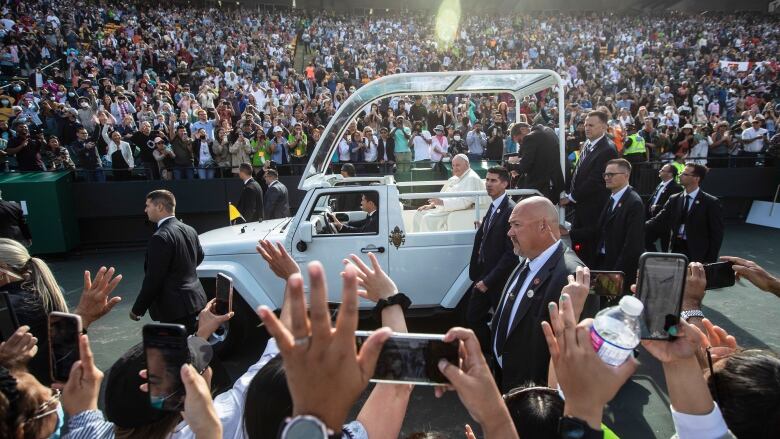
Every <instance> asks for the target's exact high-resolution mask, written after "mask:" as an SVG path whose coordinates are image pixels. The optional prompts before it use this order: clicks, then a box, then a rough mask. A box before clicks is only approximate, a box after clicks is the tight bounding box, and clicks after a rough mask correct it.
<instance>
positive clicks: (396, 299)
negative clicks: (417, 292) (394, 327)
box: [371, 293, 412, 323]
mask: <svg viewBox="0 0 780 439" xmlns="http://www.w3.org/2000/svg"><path fill="white" fill-rule="evenodd" d="M392 305H400V306H401V309H403V310H404V311H406V310H407V309H409V307H410V306H411V305H412V300H411V299H409V297H407V296H406V294H404V293H395V294H393V295H392V296H390V297H388V298H387V299H379V300H378V301H377V302H376V305H375V306H374V310H373V311H372V312H371V313H372V314H373V316H374V319H376V321H377V322H379V323H382V310H383V309H384V308H385V307H386V306H392Z"/></svg>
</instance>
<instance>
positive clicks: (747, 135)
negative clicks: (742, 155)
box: [742, 127, 767, 152]
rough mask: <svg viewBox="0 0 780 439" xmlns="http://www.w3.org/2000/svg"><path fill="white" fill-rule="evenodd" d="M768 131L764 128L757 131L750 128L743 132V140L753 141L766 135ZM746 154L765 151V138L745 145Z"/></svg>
mask: <svg viewBox="0 0 780 439" xmlns="http://www.w3.org/2000/svg"><path fill="white" fill-rule="evenodd" d="M766 133H767V130H766V129H764V128H759V129H755V128H753V127H750V128H748V129H746V130H745V131H742V140H745V139H752V138H755V137H759V136H764V135H766ZM742 149H743V150H745V152H761V150H763V149H764V138H763V137H762V138H760V139H756V140H754V141H752V142H750V143H746V144H744V146H743V147H742Z"/></svg>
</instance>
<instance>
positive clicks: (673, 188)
mask: <svg viewBox="0 0 780 439" xmlns="http://www.w3.org/2000/svg"><path fill="white" fill-rule="evenodd" d="M659 186H660V183H659ZM657 190H658V187H656V188H655V190H654V191H653V193H652V194H651V195H650V198H648V199H647V206H646V207H645V215H646V216H647V219H650V218H652V217H654V216H656V215H658V212H660V211H661V208H663V207H664V204H666V202H667V201H669V197H671V196H672V195H674V194H676V193H680V192H682V190H683V188H682V186H680V184H679V183H677V182H676V181H675V180H674V179H672V180H670V181H669V183H667V184H666V186H664V190H663V192H661V197H660V198H658V203H656V205H655V208H653V206H652V205H651V203H652V202H653V198H654V197H655V193H656V191H657Z"/></svg>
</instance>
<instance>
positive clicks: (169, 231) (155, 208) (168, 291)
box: [130, 190, 206, 333]
mask: <svg viewBox="0 0 780 439" xmlns="http://www.w3.org/2000/svg"><path fill="white" fill-rule="evenodd" d="M144 211H145V212H146V215H147V217H148V218H149V221H151V222H153V223H155V224H157V231H156V232H155V233H154V235H152V238H151V239H150V240H149V246H148V248H147V250H146V261H145V262H144V281H143V284H142V285H141V292H140V293H138V297H137V298H136V299H135V304H133V308H132V311H130V318H131V319H133V320H139V319H140V318H141V316H143V315H144V314H145V313H146V310H149V315H150V317H151V318H152V320H155V321H158V322H163V323H178V324H181V325H184V327H185V328H187V331H188V332H189V333H193V332H195V330H196V329H197V316H198V313H199V312H200V311H201V310H202V309H203V308H204V307H205V306H206V293H205V291H203V286H202V285H201V283H200V280H199V279H198V274H197V272H196V270H195V269H196V268H197V267H198V264H200V263H201V262H202V261H203V257H204V255H203V249H202V248H201V246H200V241H199V240H198V233H197V232H196V231H195V229H193V228H192V227H190V226H188V225H186V224H184V223H182V222H181V221H179V220H178V219H176V216H175V215H176V198H175V197H174V196H173V194H172V193H171V192H169V191H166V190H156V191H152V192H150V193H149V194H148V195H147V196H146V209H145V210H144Z"/></svg>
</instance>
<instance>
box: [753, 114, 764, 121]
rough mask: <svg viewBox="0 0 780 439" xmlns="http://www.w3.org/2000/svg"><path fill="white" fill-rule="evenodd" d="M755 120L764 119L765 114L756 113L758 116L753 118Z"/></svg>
mask: <svg viewBox="0 0 780 439" xmlns="http://www.w3.org/2000/svg"><path fill="white" fill-rule="evenodd" d="M753 120H764V115H763V114H756V116H755V117H754V118H753Z"/></svg>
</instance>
